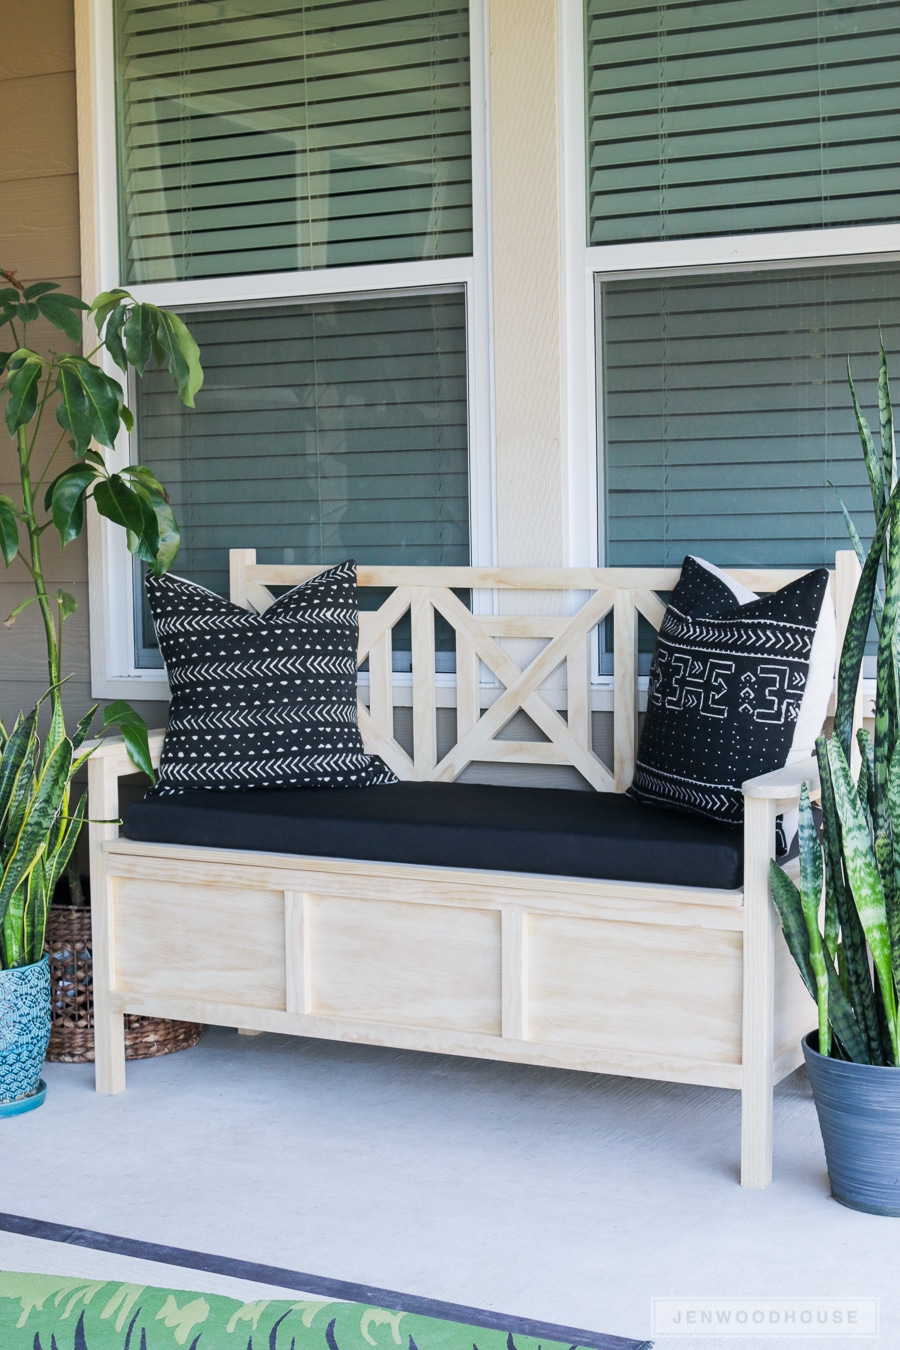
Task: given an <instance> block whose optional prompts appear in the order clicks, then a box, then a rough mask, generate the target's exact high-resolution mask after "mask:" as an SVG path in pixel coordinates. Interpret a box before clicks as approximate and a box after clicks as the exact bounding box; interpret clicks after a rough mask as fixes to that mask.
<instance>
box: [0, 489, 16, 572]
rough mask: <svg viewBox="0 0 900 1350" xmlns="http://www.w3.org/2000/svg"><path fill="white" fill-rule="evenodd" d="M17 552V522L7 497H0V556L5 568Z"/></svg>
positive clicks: (13, 509) (13, 508)
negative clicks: (0, 555)
mask: <svg viewBox="0 0 900 1350" xmlns="http://www.w3.org/2000/svg"><path fill="white" fill-rule="evenodd" d="M18 552H19V521H18V518H17V516H16V512H15V507H14V506H13V503H12V502H11V501H10V499H9V497H0V554H2V555H3V561H4V563H5V564H6V566H7V567H9V566H10V564H11V563H12V562H13V561H14V560H15V557H16V554H17V553H18Z"/></svg>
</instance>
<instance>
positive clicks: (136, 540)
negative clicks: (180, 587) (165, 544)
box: [94, 473, 159, 563]
mask: <svg viewBox="0 0 900 1350" xmlns="http://www.w3.org/2000/svg"><path fill="white" fill-rule="evenodd" d="M94 505H95V506H96V507H97V510H98V511H99V512H100V514H101V516H106V518H107V520H112V521H114V522H115V524H117V525H121V526H123V527H124V529H125V530H126V531H127V535H126V539H127V543H128V548H129V550H130V551H131V552H132V553H134V554H136V555H137V557H139V558H142V559H143V560H144V562H148V563H153V562H155V560H156V556H157V554H158V553H159V526H158V525H157V523H156V513H155V511H154V510H153V507H152V506H151V505H150V503H149V502H148V501H147V500H146V498H145V497H144V496H142V495H141V494H140V493H138V492H135V490H134V488H133V487H131V485H130V484H129V483H128V482H127V481H126V479H125V478H123V477H122V475H121V474H117V473H114V474H110V476H109V478H107V479H104V480H103V481H102V482H99V483H98V484H97V486H96V487H95V488H94Z"/></svg>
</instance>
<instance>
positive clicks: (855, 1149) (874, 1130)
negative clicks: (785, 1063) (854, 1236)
mask: <svg viewBox="0 0 900 1350" xmlns="http://www.w3.org/2000/svg"><path fill="white" fill-rule="evenodd" d="M818 1041H819V1036H818V1032H810V1034H809V1035H808V1036H806V1037H805V1038H804V1041H803V1054H804V1057H805V1059H806V1067H807V1069H808V1071H809V1081H810V1084H811V1086H812V1091H813V1097H814V1098H815V1103H816V1110H817V1112H818V1114H819V1127H820V1129H821V1131H822V1140H823V1142H824V1144H825V1161H826V1163H827V1164H828V1179H829V1181H830V1182H831V1194H832V1195H833V1196H834V1198H835V1200H837V1201H839V1202H840V1204H842V1205H847V1206H848V1208H849V1209H861V1210H863V1211H864V1212H865V1213H866V1214H885V1215H889V1216H890V1217H893V1218H900V1069H896V1068H884V1067H882V1066H880V1065H874V1064H848V1063H846V1062H845V1061H844V1060H840V1059H825V1058H824V1056H822V1055H820V1054H819V1052H818V1049H817V1048H816V1047H817V1045H818Z"/></svg>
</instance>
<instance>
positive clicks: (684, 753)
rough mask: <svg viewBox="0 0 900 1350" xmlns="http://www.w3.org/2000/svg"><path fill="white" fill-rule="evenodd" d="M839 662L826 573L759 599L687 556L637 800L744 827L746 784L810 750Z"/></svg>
mask: <svg viewBox="0 0 900 1350" xmlns="http://www.w3.org/2000/svg"><path fill="white" fill-rule="evenodd" d="M834 653H835V636H834V608H833V605H832V602H831V598H830V594H829V590H828V572H827V571H826V570H825V568H819V569H818V570H817V571H814V572H808V573H807V574H806V575H805V576H802V577H800V578H798V580H796V581H792V582H791V583H790V584H789V585H787V586H785V587H784V588H783V589H782V590H780V591H776V592H774V593H772V594H770V595H763V596H760V597H757V596H756V595H754V594H753V592H752V591H747V590H746V588H744V587H741V586H739V585H737V583H735V582H733V581H731V579H730V578H728V577H726V576H725V575H724V573H722V572H719V570H718V569H717V568H714V567H712V566H711V565H710V564H708V563H704V562H702V561H701V560H699V559H697V558H691V557H688V558H685V560H684V567H683V569H682V573H681V579H680V581H679V582H678V585H677V586H676V588H675V590H674V591H673V592H672V596H671V600H670V603H669V606H668V608H667V610H666V614H665V618H664V619H663V622H662V627H661V628H660V631H659V636H658V639H657V643H656V650H655V652H654V654H653V663H652V665H651V669H650V684H649V691H648V697H647V716H646V719H645V721H644V726H643V729H642V731H641V738H640V744H639V747H638V753H637V761H636V771H635V776H634V782H633V784H632V787H631V789H630V792H631V795H632V796H633V797H635V798H637V799H638V801H642V802H647V803H649V804H651V805H655V806H666V807H671V808H673V809H675V810H679V811H688V812H692V813H694V814H696V815H700V816H709V817H710V818H712V819H713V820H721V821H725V822H728V823H730V824H733V825H738V824H740V823H741V821H742V820H743V817H744V803H743V796H742V794H741V784H742V783H744V782H746V780H747V779H748V778H754V777H756V775H757V774H762V773H768V772H770V771H771V770H772V769H780V768H782V767H783V766H784V765H785V764H787V763H788V762H789V761H791V760H795V759H799V758H801V757H803V758H805V757H806V756H807V755H810V754H811V753H812V752H813V747H814V742H815V738H816V736H817V735H818V734H819V731H820V730H821V727H822V723H823V722H824V720H825V716H826V712H827V708H828V698H829V695H830V693H831V688H832V680H833V674H834ZM811 658H812V668H811ZM785 823H786V825H787V822H785ZM786 833H787V836H788V838H787V840H786V841H785V842H789V840H790V834H791V830H790V829H789V828H788V829H787V831H786Z"/></svg>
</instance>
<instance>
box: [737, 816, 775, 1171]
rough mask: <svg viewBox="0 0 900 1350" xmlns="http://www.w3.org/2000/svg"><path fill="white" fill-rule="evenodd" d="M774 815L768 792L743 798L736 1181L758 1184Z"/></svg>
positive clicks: (770, 978) (768, 1119)
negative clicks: (738, 1164) (738, 1175)
mask: <svg viewBox="0 0 900 1350" xmlns="http://www.w3.org/2000/svg"><path fill="white" fill-rule="evenodd" d="M775 815H776V802H774V801H772V800H771V798H764V797H745V798H744V945H743V963H744V980H743V985H744V987H743V1015H742V1020H743V1053H742V1058H741V1062H742V1066H743V1077H742V1083H741V1116H742V1126H741V1185H743V1186H750V1187H753V1188H755V1189H757V1190H761V1189H763V1188H764V1187H766V1186H768V1184H769V1182H770V1181H771V1180H772V1090H773V1087H774V1055H775V927H776V925H775V908H774V906H773V904H772V902H771V900H770V898H769V860H770V859H771V858H772V857H774V855H775Z"/></svg>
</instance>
